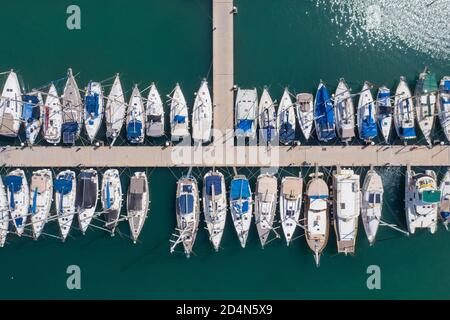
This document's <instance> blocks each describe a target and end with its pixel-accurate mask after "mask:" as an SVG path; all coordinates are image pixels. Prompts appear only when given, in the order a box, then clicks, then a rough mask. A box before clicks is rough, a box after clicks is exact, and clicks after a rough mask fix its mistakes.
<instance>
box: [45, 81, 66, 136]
mask: <svg viewBox="0 0 450 320" xmlns="http://www.w3.org/2000/svg"><path fill="white" fill-rule="evenodd" d="M42 122H43V124H42V134H43V136H44V139H45V141H47V142H48V143H51V144H58V143H59V142H60V141H61V126H62V105H61V101H60V100H59V97H58V92H57V91H56V87H55V85H54V84H53V83H52V84H51V85H50V88H49V89H48V94H47V97H46V99H45V103H44V106H43V112H42Z"/></svg>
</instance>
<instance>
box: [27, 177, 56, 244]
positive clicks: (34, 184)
mask: <svg viewBox="0 0 450 320" xmlns="http://www.w3.org/2000/svg"><path fill="white" fill-rule="evenodd" d="M29 200H30V206H29V208H30V217H31V226H32V230H33V239H34V240H37V239H38V238H39V236H40V235H41V233H42V230H43V229H44V226H45V224H46V223H47V219H48V217H49V215H50V207H51V205H52V201H53V178H52V172H51V171H50V170H49V169H43V170H38V171H35V172H33V175H32V176H31V183H30V197H29Z"/></svg>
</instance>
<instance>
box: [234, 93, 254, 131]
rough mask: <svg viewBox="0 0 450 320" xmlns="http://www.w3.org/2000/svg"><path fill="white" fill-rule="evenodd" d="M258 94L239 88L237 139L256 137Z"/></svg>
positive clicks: (237, 98)
mask: <svg viewBox="0 0 450 320" xmlns="http://www.w3.org/2000/svg"><path fill="white" fill-rule="evenodd" d="M257 122H258V92H257V91H256V88H255V89H241V88H239V89H238V91H237V94H236V107H235V134H236V137H238V138H239V137H242V138H251V139H254V138H255V137H256V128H257V126H258V123H257Z"/></svg>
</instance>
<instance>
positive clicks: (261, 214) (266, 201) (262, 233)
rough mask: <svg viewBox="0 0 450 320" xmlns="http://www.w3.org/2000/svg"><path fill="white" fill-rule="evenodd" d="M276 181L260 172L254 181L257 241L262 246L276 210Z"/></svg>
mask: <svg viewBox="0 0 450 320" xmlns="http://www.w3.org/2000/svg"><path fill="white" fill-rule="evenodd" d="M277 197H278V181H277V178H276V177H274V176H273V175H270V174H267V173H266V174H261V175H260V176H259V177H258V180H257V181H256V192H255V223H256V229H257V230H258V235H259V241H260V242H261V246H262V247H263V248H264V246H265V245H266V242H267V240H268V238H269V235H270V232H271V231H273V230H274V229H273V227H272V226H273V221H274V219H275V212H276V210H277Z"/></svg>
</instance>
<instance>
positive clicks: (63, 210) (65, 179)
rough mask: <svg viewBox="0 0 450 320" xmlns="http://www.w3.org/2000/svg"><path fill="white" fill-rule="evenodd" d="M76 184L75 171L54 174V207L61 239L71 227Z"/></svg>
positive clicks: (64, 238)
mask: <svg viewBox="0 0 450 320" xmlns="http://www.w3.org/2000/svg"><path fill="white" fill-rule="evenodd" d="M76 186H77V179H76V175H75V172H73V171H71V170H66V171H62V172H60V173H58V175H57V176H56V180H55V183H54V189H55V207H56V214H57V217H58V225H59V232H60V234H61V238H62V241H65V240H66V238H67V236H68V235H69V232H70V228H71V227H72V222H73V217H74V215H75V201H76V190H77V189H76Z"/></svg>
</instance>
